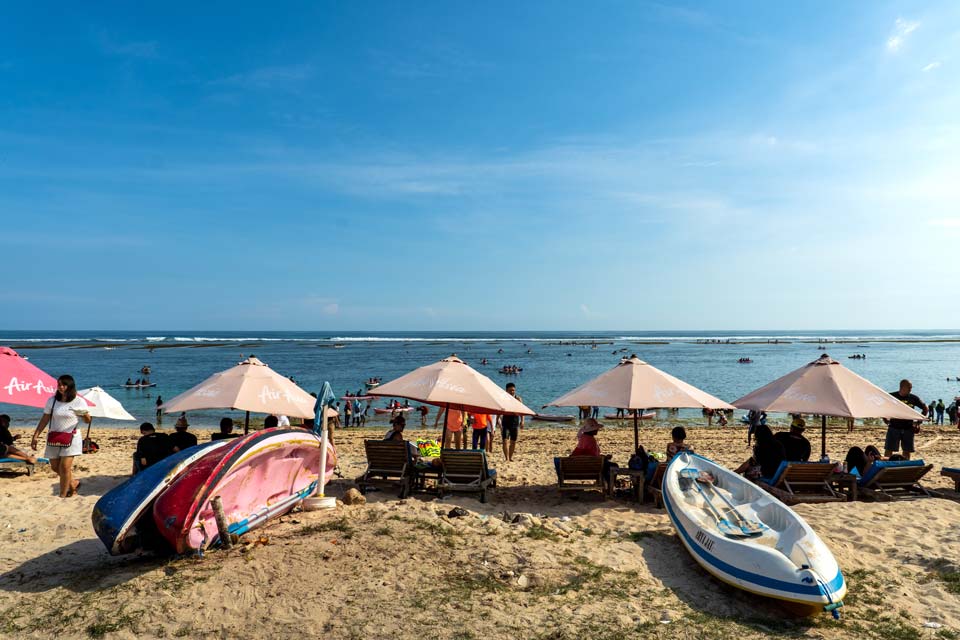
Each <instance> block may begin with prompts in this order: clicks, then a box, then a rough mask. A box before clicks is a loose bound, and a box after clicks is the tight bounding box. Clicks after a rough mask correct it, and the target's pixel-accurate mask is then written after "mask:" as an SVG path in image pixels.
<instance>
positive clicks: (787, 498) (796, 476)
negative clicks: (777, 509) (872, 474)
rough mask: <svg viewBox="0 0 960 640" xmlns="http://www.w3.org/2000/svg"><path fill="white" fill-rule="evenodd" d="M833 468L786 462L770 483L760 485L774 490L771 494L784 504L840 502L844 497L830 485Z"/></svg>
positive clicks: (823, 463) (822, 463) (824, 464)
mask: <svg viewBox="0 0 960 640" xmlns="http://www.w3.org/2000/svg"><path fill="white" fill-rule="evenodd" d="M834 467H835V465H834V464H833V463H832V462H788V463H786V464H784V465H783V467H782V468H781V469H779V470H778V473H777V476H776V477H775V478H773V480H772V481H771V482H769V483H768V482H763V481H761V483H760V484H761V485H763V487H764V488H765V489H776V491H771V493H773V494H774V495H776V496H777V497H778V498H779V499H780V500H781V501H782V502H784V503H785V504H799V503H801V502H842V501H845V500H846V497H845V496H842V495H840V494H839V493H837V492H836V490H835V489H834V488H833V486H831V484H830V481H831V478H832V477H833V470H834Z"/></svg>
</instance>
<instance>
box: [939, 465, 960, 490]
mask: <svg viewBox="0 0 960 640" xmlns="http://www.w3.org/2000/svg"><path fill="white" fill-rule="evenodd" d="M940 475H942V476H945V477H947V478H950V479H951V480H953V490H954V491H956V492H957V493H960V469H951V468H950V467H944V468H943V469H942V470H941V471H940Z"/></svg>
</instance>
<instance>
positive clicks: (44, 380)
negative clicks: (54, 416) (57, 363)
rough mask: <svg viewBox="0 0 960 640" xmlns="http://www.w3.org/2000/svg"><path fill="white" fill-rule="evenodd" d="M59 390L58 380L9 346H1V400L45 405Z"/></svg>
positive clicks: (35, 405)
mask: <svg viewBox="0 0 960 640" xmlns="http://www.w3.org/2000/svg"><path fill="white" fill-rule="evenodd" d="M56 392H57V380H56V378H54V377H53V376H51V375H50V374H48V373H46V372H44V371H41V370H40V369H39V368H37V367H36V366H34V365H32V364H30V362H28V361H27V359H26V358H24V357H23V356H21V355H20V354H19V353H17V352H16V351H14V350H13V349H11V348H9V347H0V402H6V403H9V404H19V405H24V406H27V407H43V405H45V404H46V403H47V400H49V399H50V396H52V395H53V394H54V393H56Z"/></svg>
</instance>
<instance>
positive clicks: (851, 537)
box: [0, 423, 960, 639]
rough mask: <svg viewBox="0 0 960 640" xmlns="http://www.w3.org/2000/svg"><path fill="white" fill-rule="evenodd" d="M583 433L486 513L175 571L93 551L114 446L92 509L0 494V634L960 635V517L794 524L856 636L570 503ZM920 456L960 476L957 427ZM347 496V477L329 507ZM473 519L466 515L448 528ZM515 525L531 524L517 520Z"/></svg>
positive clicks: (807, 511)
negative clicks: (821, 550)
mask: <svg viewBox="0 0 960 640" xmlns="http://www.w3.org/2000/svg"><path fill="white" fill-rule="evenodd" d="M661 424H662V423H661ZM18 431H19V433H22V434H26V433H27V431H26V430H14V432H15V433H16V432H18ZM688 431H689V434H690V435H689V438H688V441H689V442H690V443H692V444H694V445H695V446H696V448H697V451H698V452H700V453H703V454H705V455H708V456H711V457H713V458H715V459H717V460H719V461H720V462H722V463H725V464H727V465H734V464H738V463H739V462H741V461H742V459H743V458H744V457H746V455H747V453H748V450H747V448H746V445H745V442H744V437H745V430H744V429H743V428H739V427H738V428H729V427H728V428H726V429H723V430H721V429H717V428H713V429H707V428H696V429H688ZM417 433H419V432H418V430H416V429H413V430H411V435H416V434H417ZM574 433H575V427H566V428H551V429H536V430H534V429H527V430H525V431H523V432H522V434H521V440H520V443H519V447H518V454H517V456H516V460H515V461H514V462H513V463H510V464H505V463H503V462H502V456H501V454H500V453H499V451H497V452H496V454H495V455H494V456H493V461H494V464H495V465H496V466H497V467H498V470H499V473H500V481H499V486H498V488H497V490H496V491H495V492H494V493H493V494H492V497H491V499H490V501H489V503H488V504H480V503H479V502H478V501H477V500H476V499H474V498H472V497H468V496H458V497H448V498H446V499H444V500H442V501H438V500H435V499H434V498H432V497H430V496H416V497H414V498H412V499H408V500H403V501H400V500H397V498H396V496H395V494H392V493H390V492H375V493H370V494H368V500H369V501H368V503H367V504H366V505H358V506H343V505H338V507H337V509H336V510H332V511H327V512H311V513H294V514H290V515H288V516H285V517H284V518H282V519H280V520H279V521H275V522H273V523H271V524H270V525H268V526H267V527H265V528H263V529H261V530H259V531H256V532H253V533H251V534H248V536H246V537H245V538H244V540H245V544H243V545H241V547H240V548H237V549H234V550H231V551H211V552H209V553H208V554H207V555H206V557H205V558H203V559H177V560H163V559H157V558H153V557H151V556H126V557H120V558H113V557H110V556H109V555H107V553H106V551H105V550H104V548H103V546H102V545H101V543H100V542H99V540H97V538H96V537H95V536H94V534H93V530H92V528H91V525H90V513H91V511H92V509H93V505H94V504H95V503H96V501H97V499H98V498H99V497H100V496H101V495H103V493H104V492H106V491H108V490H109V489H110V488H111V487H113V486H115V485H116V484H117V483H119V482H120V481H122V480H123V479H124V477H125V475H126V474H127V473H128V472H129V463H130V451H131V450H132V449H133V446H134V443H135V441H136V436H137V434H136V433H135V432H130V431H119V430H100V431H99V433H95V438H96V439H97V440H98V441H99V442H100V444H101V445H102V447H103V449H102V450H101V452H100V453H97V454H94V455H89V456H83V457H82V458H80V459H79V460H78V464H77V469H78V476H79V477H80V478H81V479H82V481H83V487H82V488H81V490H80V494H81V495H80V496H79V497H77V498H70V499H65V500H62V499H60V498H57V497H55V496H54V491H55V489H56V478H55V476H54V475H53V474H52V473H51V472H50V471H49V470H48V469H47V470H44V471H38V473H36V474H35V475H34V476H33V477H32V478H27V477H26V476H24V475H5V476H3V477H0V483H2V485H0V486H2V488H0V492H2V493H0V496H2V497H0V523H2V524H0V635H2V636H3V637H50V636H53V635H56V636H58V637H62V638H72V637H116V638H134V637H224V638H232V637H303V636H307V637H320V636H323V637H328V638H459V639H467V638H503V637H510V638H542V639H548V638H552V639H561V638H610V639H612V638H635V637H636V638H639V637H655V638H737V639H740V638H759V637H769V636H780V637H804V638H808V637H809V638H837V639H841V638H843V639H849V638H960V533H958V524H960V503H957V502H953V501H950V500H945V499H940V498H922V499H917V500H911V501H906V502H897V503H864V502H860V503H854V504H848V503H840V504H824V505H801V506H798V507H796V510H797V512H798V513H800V514H801V515H802V516H803V517H804V518H806V519H807V520H808V521H809V522H810V524H811V525H812V526H813V527H814V529H815V530H816V531H817V532H818V533H819V534H820V536H821V537H822V538H823V540H824V541H825V542H826V543H827V545H828V546H829V547H830V548H831V549H832V550H833V553H834V554H835V555H836V557H837V560H838V561H839V562H840V565H841V567H842V569H843V571H844V573H845V575H846V576H847V581H848V584H849V589H850V593H849V595H848V597H847V598H846V602H847V606H846V607H845V608H844V610H843V619H842V620H841V621H840V622H835V621H833V620H832V619H830V618H829V616H826V615H821V616H818V617H816V618H809V619H800V620H797V619H791V618H789V617H787V616H786V615H785V613H784V612H783V610H782V609H781V608H780V607H779V606H778V605H777V604H776V603H773V602H770V601H765V600H759V599H757V598H754V597H752V596H750V595H748V594H745V593H743V592H740V591H738V590H736V589H732V588H730V587H728V586H726V585H723V584H722V583H720V582H718V581H716V580H714V579H713V578H711V577H710V576H709V575H707V574H706V573H705V572H704V571H702V570H701V569H700V568H699V567H698V566H697V565H696V564H695V563H694V561H693V560H692V559H691V558H690V556H689V555H688V554H687V552H686V550H685V549H684V548H683V546H682V545H681V544H680V541H679V540H678V538H677V536H676V534H675V532H674V530H673V528H672V526H671V524H670V522H669V520H668V519H667V516H666V515H665V513H664V512H663V511H662V510H658V509H654V508H653V507H652V506H649V505H643V506H637V505H635V504H632V503H630V502H627V501H626V500H623V499H616V500H605V499H603V498H602V497H600V496H599V495H596V494H594V495H587V494H584V495H582V496H579V497H565V498H563V499H561V498H560V497H559V496H558V493H557V491H556V485H555V476H554V473H553V470H552V460H551V459H552V457H553V456H554V455H561V454H565V453H567V452H568V451H569V450H570V449H571V448H572V446H573V443H574ZM668 433H669V431H668V429H665V428H663V426H661V427H660V428H649V427H646V428H644V429H642V433H641V441H642V442H643V443H644V444H645V445H647V446H648V448H650V449H651V450H660V451H662V450H663V449H664V448H665V446H666V443H667V440H668ZM377 436H378V433H377V432H371V431H359V430H352V431H351V430H346V431H341V432H339V433H338V434H337V439H338V444H339V452H340V457H341V465H340V471H341V472H342V475H343V476H344V478H347V479H349V478H354V477H356V476H357V475H359V474H360V472H361V471H362V470H363V468H364V461H363V455H362V451H363V449H362V440H363V439H364V438H365V437H377ZM810 436H811V441H812V442H813V445H814V447H815V449H819V442H818V440H817V434H815V433H813V434H810ZM882 436H883V430H882V428H876V427H874V428H866V427H858V428H857V430H856V431H855V432H854V433H852V434H848V433H846V430H845V429H834V430H832V431H831V433H830V435H829V443H830V447H829V450H830V451H832V452H834V454H835V455H836V454H838V453H840V452H845V451H846V449H847V448H848V447H849V446H850V445H852V444H858V445H860V446H863V445H865V444H869V443H882V442H881V441H882ZM600 442H601V446H602V447H603V449H604V452H606V453H613V454H615V456H616V459H617V460H618V461H619V462H621V463H624V462H625V458H626V455H627V452H628V451H629V449H630V445H631V442H632V431H631V430H630V429H627V428H625V429H606V430H604V431H603V432H601V434H600ZM918 446H919V447H920V448H921V451H920V453H921V454H922V455H923V457H924V458H925V459H926V460H927V461H929V462H933V463H935V464H936V469H935V471H934V474H936V473H938V472H939V469H940V466H941V465H947V466H960V453H958V452H960V432H958V431H957V430H956V428H955V427H951V428H943V429H941V430H939V431H936V430H931V429H930V428H927V429H926V430H925V431H924V433H923V434H922V435H921V436H920V437H918ZM928 478H929V481H928V483H927V484H928V486H931V487H946V486H947V484H946V483H945V482H944V481H943V479H942V478H940V477H939V476H938V475H933V474H931V475H930V476H928ZM350 486H352V483H350V482H349V480H337V481H336V482H335V483H334V485H333V487H332V491H331V493H334V494H336V495H341V494H342V492H343V491H345V490H346V489H347V488H349V487H350ZM457 505H459V506H462V507H464V508H465V509H466V510H467V511H468V512H469V514H468V515H467V516H465V517H460V518H450V517H448V516H447V514H448V512H449V511H450V510H451V508H453V507H454V506H457ZM517 513H526V514H530V515H531V516H532V518H531V520H530V521H529V522H527V523H525V524H508V523H507V522H505V521H504V515H506V516H507V518H508V519H511V517H512V516H513V515H515V514H517ZM666 621H669V622H666ZM925 623H936V624H940V625H942V626H941V627H939V628H931V627H929V626H927V627H925V626H924V624H925Z"/></svg>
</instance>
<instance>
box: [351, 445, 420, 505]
mask: <svg viewBox="0 0 960 640" xmlns="http://www.w3.org/2000/svg"><path fill="white" fill-rule="evenodd" d="M363 448H364V450H365V451H366V453H367V470H366V471H364V472H363V475H362V476H360V477H359V478H357V480H356V482H357V488H358V489H359V490H360V493H366V491H367V488H368V487H371V486H383V485H386V486H399V487H400V494H399V497H400V498H401V499H402V498H406V497H407V496H408V495H410V491H411V490H412V489H413V477H414V470H413V463H412V462H411V461H410V454H409V449H408V448H407V443H406V442H403V441H401V440H364V442H363Z"/></svg>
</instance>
